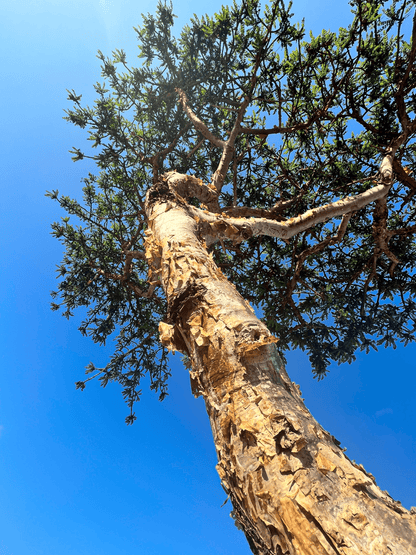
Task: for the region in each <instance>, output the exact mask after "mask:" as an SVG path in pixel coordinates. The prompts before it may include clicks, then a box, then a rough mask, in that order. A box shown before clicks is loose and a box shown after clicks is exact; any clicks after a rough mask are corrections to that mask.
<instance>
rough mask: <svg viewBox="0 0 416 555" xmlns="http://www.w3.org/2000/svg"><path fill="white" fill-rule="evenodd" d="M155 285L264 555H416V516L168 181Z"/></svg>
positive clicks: (168, 334) (152, 247)
mask: <svg viewBox="0 0 416 555" xmlns="http://www.w3.org/2000/svg"><path fill="white" fill-rule="evenodd" d="M147 216H148V222H149V227H148V230H147V232H146V233H147V239H146V256H147V258H148V260H149V264H150V268H151V276H150V279H151V280H152V281H153V282H155V281H159V282H161V284H162V286H163V288H164V290H165V293H166V296H167V300H168V314H167V321H166V322H162V323H161V324H160V337H161V341H162V343H163V344H164V345H166V346H167V347H169V348H172V349H176V350H178V351H181V352H183V353H185V354H186V355H187V356H188V357H189V358H190V361H191V364H192V370H191V385H192V389H193V392H194V394H195V395H202V396H203V398H204V400H205V404H206V409H207V412H208V415H209V418H210V421H211V427H212V432H213V436H214V442H215V446H216V450H217V455H218V465H217V470H218V473H219V475H220V478H221V481H222V485H223V487H224V489H225V490H226V492H227V493H228V494H229V497H230V499H231V501H232V504H233V508H234V510H233V515H234V518H235V520H236V522H237V524H238V525H239V526H241V528H242V529H243V531H244V533H245V535H246V537H247V540H248V542H249V544H250V548H251V549H252V551H253V553H255V554H258V555H266V554H267V555H269V554H270V555H271V554H274V555H359V554H360V555H391V554H394V555H411V554H415V553H416V515H415V514H413V512H409V511H408V510H406V509H405V508H403V507H402V506H401V504H400V503H399V502H396V501H394V500H393V499H392V498H391V497H390V496H389V495H388V494H387V493H386V492H383V491H381V490H380V488H379V487H378V486H377V485H376V482H375V480H374V477H373V476H372V475H371V474H369V473H368V472H366V471H365V470H364V468H363V467H362V466H361V465H356V464H355V463H353V462H352V461H350V460H349V459H348V457H347V456H346V455H345V454H344V452H343V451H342V450H341V448H340V447H339V444H338V442H337V441H336V440H335V438H333V436H331V435H330V434H329V433H328V432H327V431H325V430H324V429H323V428H322V427H321V426H320V425H319V424H318V422H317V421H316V420H315V419H314V418H313V417H312V415H311V414H310V413H309V411H308V410H307V408H306V407H305V405H304V403H303V400H302V399H301V396H300V391H299V388H298V387H297V386H296V385H295V384H294V383H292V382H291V381H290V379H289V377H288V375H287V374H286V371H285V369H284V367H283V364H282V362H281V360H280V358H279V356H278V353H277V350H276V347H275V345H274V343H275V342H276V341H278V340H277V339H276V338H274V337H273V336H272V335H271V334H270V332H269V331H268V329H267V327H266V326H265V325H264V324H263V323H262V322H261V321H260V320H259V319H258V318H257V317H256V316H255V314H254V311H253V310H252V308H251V307H250V305H249V304H248V303H247V302H246V301H245V300H244V299H243V298H242V297H241V295H240V294H239V293H238V292H237V290H236V288H235V287H234V285H233V284H231V283H230V282H229V281H228V280H227V279H226V278H225V276H224V275H223V274H222V272H221V271H220V269H219V268H218V267H217V266H216V265H215V264H214V262H213V260H212V257H211V256H210V254H209V253H208V252H207V249H206V245H205V241H204V237H202V236H200V230H201V228H200V226H199V224H198V221H197V220H196V219H195V217H194V216H193V215H192V212H191V211H190V210H188V209H187V204H186V202H184V201H183V199H182V198H181V197H180V196H179V195H178V194H177V193H176V192H175V189H174V188H173V187H170V186H169V180H168V179H165V178H162V179H161V181H160V182H159V183H158V184H156V185H154V186H153V187H152V189H151V190H150V191H149V193H148V198H147Z"/></svg>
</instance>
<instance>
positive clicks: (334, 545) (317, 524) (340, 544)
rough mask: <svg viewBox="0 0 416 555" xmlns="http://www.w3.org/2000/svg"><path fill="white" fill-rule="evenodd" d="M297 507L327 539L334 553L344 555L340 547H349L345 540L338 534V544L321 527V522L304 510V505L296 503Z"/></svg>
mask: <svg viewBox="0 0 416 555" xmlns="http://www.w3.org/2000/svg"><path fill="white" fill-rule="evenodd" d="M296 506H297V507H298V509H299V510H300V512H301V513H302V514H303V515H304V516H305V518H306V519H307V520H308V521H309V522H310V524H312V526H314V527H315V528H317V529H318V530H319V531H320V532H321V533H322V535H323V536H324V537H325V539H326V541H327V542H328V543H329V545H330V546H331V547H332V549H333V550H334V553H336V554H337V555H342V554H341V552H340V551H339V549H338V547H344V546H345V547H347V544H345V543H344V540H343V539H342V538H341V536H340V534H338V540H337V543H335V542H334V540H333V538H332V537H331V536H330V535H329V534H328V532H327V531H326V530H325V529H324V528H323V526H322V525H321V523H320V522H319V520H317V519H316V518H315V517H314V516H313V515H312V514H311V513H310V512H308V511H307V510H306V509H304V508H303V507H302V505H299V503H296Z"/></svg>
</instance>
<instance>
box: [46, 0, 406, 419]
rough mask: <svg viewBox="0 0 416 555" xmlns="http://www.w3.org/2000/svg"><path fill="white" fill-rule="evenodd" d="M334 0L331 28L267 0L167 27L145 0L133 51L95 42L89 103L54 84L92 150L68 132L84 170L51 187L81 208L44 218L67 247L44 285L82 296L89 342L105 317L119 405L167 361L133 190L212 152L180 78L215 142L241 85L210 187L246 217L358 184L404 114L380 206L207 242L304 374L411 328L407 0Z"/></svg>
mask: <svg viewBox="0 0 416 555" xmlns="http://www.w3.org/2000/svg"><path fill="white" fill-rule="evenodd" d="M350 4H351V6H352V13H353V18H352V23H351V25H350V26H349V27H348V28H341V29H340V30H339V31H338V32H337V33H334V32H330V31H322V33H321V34H320V35H318V36H314V35H312V33H310V34H309V36H307V34H306V32H305V29H304V26H303V25H302V24H294V23H293V22H292V17H293V16H292V14H291V13H290V10H291V6H290V5H289V6H288V7H287V6H285V5H284V3H283V0H273V1H271V2H269V3H268V4H266V5H265V6H263V7H261V6H260V4H259V2H258V1H257V0H245V1H243V2H242V3H241V4H239V5H237V4H236V3H234V4H233V5H232V6H231V7H229V8H223V9H222V11H221V12H220V13H219V14H216V15H214V16H213V17H209V16H205V17H203V18H200V19H199V18H197V17H196V16H195V17H194V19H193V20H191V22H190V24H189V25H188V26H186V27H185V28H184V29H183V30H182V32H181V34H180V35H179V37H175V36H174V35H173V33H172V27H173V22H174V16H173V11H172V7H171V6H170V5H167V4H159V5H158V8H157V12H156V14H155V15H148V16H145V17H143V24H142V26H141V27H140V28H138V29H136V32H137V37H138V43H139V49H140V55H139V59H140V61H141V64H140V66H139V67H138V68H130V67H129V66H128V64H127V61H126V55H125V53H124V52H123V51H116V52H114V53H113V55H112V57H111V58H107V57H105V56H104V55H103V54H102V53H99V58H100V59H101V62H102V75H103V78H104V80H105V81H104V83H101V84H96V86H95V90H96V93H97V100H96V103H95V105H94V106H93V107H84V106H82V103H81V96H77V94H76V93H75V92H74V91H72V92H70V94H69V99H70V100H71V101H72V103H73V107H72V109H70V110H68V111H67V119H68V121H70V122H72V123H74V124H75V125H77V126H80V127H81V128H87V129H88V132H89V139H90V140H91V141H92V143H93V144H92V146H93V148H95V149H96V150H95V151H94V150H91V151H90V152H89V153H86V152H81V151H80V150H79V149H74V151H73V153H74V159H75V160H79V159H82V158H84V157H86V156H88V157H91V158H93V159H94V160H95V161H96V164H97V167H98V169H99V173H98V175H96V176H93V175H90V176H89V177H88V178H86V179H85V187H84V201H83V202H82V203H80V202H77V201H75V200H71V199H69V198H67V197H59V195H58V194H57V192H53V193H51V194H50V195H51V196H52V197H53V198H56V199H58V200H59V203H60V204H61V206H62V207H63V208H65V210H66V211H67V212H68V214H71V215H74V216H76V218H77V221H78V222H79V223H80V225H77V226H73V225H72V224H71V223H70V221H69V218H68V217H65V218H63V221H62V222H60V223H56V224H54V234H55V235H56V236H57V237H59V238H60V239H61V240H62V242H63V243H64V245H65V248H66V252H65V257H64V260H63V263H62V265H61V266H60V268H59V275H60V276H61V277H62V279H61V281H60V284H59V294H60V297H61V300H62V304H63V305H65V306H66V312H65V313H64V314H65V315H67V316H69V315H71V314H72V311H73V309H74V308H76V307H79V306H86V307H89V309H88V310H89V311H88V315H87V318H86V320H85V322H84V323H83V324H82V326H81V331H82V332H83V333H86V334H88V335H90V336H91V337H92V339H93V340H94V341H97V342H99V343H103V342H105V340H106V339H107V338H108V337H109V335H111V334H112V333H119V336H118V343H117V349H116V352H115V354H114V357H113V359H112V360H111V362H110V363H109V365H108V367H106V368H105V369H101V370H100V372H101V379H102V380H103V383H104V384H105V383H106V382H107V381H108V380H116V381H119V382H121V383H122V384H123V385H124V387H125V395H126V397H127V398H128V400H129V402H130V405H131V406H132V403H133V402H134V401H135V400H136V399H137V398H138V392H139V382H140V378H141V377H142V376H143V375H144V374H145V373H149V375H150V378H151V381H152V384H153V387H154V388H155V389H158V390H159V391H160V393H161V396H162V397H163V395H164V394H165V393H166V377H167V376H168V374H169V372H168V368H167V360H166V353H165V352H164V351H163V350H162V349H161V347H160V345H159V344H158V333H157V324H158V321H159V320H160V319H161V318H163V316H164V313H165V310H166V307H165V302H164V299H163V297H162V292H161V290H160V288H157V287H156V288H155V286H154V285H152V284H150V285H149V283H147V281H146V280H147V266H146V261H145V258H144V231H145V229H146V220H145V214H144V210H143V202H144V196H145V193H146V190H147V188H148V187H149V185H150V184H151V183H152V180H153V181H154V180H155V179H157V176H158V175H159V174H160V173H163V172H164V171H171V170H177V171H179V172H182V173H193V174H195V175H196V176H197V177H199V178H201V179H203V180H204V181H207V182H209V181H210V180H211V175H212V173H213V172H214V171H215V170H216V169H217V167H218V163H219V160H220V158H221V154H222V152H221V149H220V148H218V146H216V145H215V144H213V143H212V142H210V141H209V140H207V139H206V137H204V136H203V135H202V134H201V131H200V130H198V128H196V127H195V126H194V125H193V124H192V122H191V121H190V120H189V118H188V117H187V115H186V113H185V112H184V110H183V106H182V105H181V103H180V102H179V101H178V91H179V90H180V91H183V92H184V93H185V94H186V97H187V102H188V105H189V107H190V108H191V109H192V111H193V112H194V114H195V115H196V116H197V118H199V120H200V121H202V122H204V123H205V125H206V126H207V127H208V128H209V130H210V131H211V132H212V133H213V134H214V135H215V136H216V137H218V138H219V139H221V140H223V141H225V140H227V137H228V136H229V133H230V131H231V129H232V127H233V125H234V121H235V118H236V114H237V112H238V110H239V109H240V106H241V104H242V102H243V100H244V99H247V98H248V99H249V101H250V102H249V108H248V110H247V111H246V113H245V115H244V118H243V120H242V123H241V130H240V133H239V135H238V137H237V140H236V143H235V152H234V157H233V161H232V163H231V164H230V167H229V171H228V173H227V176H226V180H225V183H224V187H223V190H222V193H221V195H220V197H219V205H220V207H221V210H222V211H224V212H225V213H227V212H228V213H229V214H236V213H238V210H239V209H240V210H241V208H242V207H245V208H246V209H247V212H246V213H247V215H249V216H250V215H262V216H265V217H268V218H272V219H277V220H279V219H280V220H285V219H287V218H291V217H293V216H297V215H298V214H302V213H303V212H305V211H306V210H309V209H311V208H314V207H318V206H321V205H323V204H327V203H330V202H333V201H334V200H337V199H339V198H342V197H345V196H347V195H353V194H357V193H360V192H363V191H365V190H367V189H369V188H370V187H372V186H373V185H374V184H375V183H376V182H377V176H378V172H379V165H380V161H381V159H382V156H383V155H384V153H385V152H386V149H387V148H388V147H389V146H390V145H391V144H392V142H394V141H395V140H397V139H398V138H399V137H400V136H401V134H402V133H403V132H404V129H408V130H409V129H410V130H411V131H409V132H408V135H407V138H406V141H405V142H404V144H403V146H401V147H400V149H399V151H398V152H397V155H396V161H395V165H394V169H395V172H396V173H395V179H394V182H393V185H392V187H391V190H390V193H389V195H388V199H387V204H386V206H385V207H384V209H383V210H382V209H380V207H379V206H378V207H376V208H375V207H374V205H369V206H367V207H366V208H364V209H362V210H360V211H359V212H357V213H355V214H353V216H352V217H351V219H350V222H349V225H348V228H347V232H346V234H345V236H344V237H343V238H342V240H340V241H339V242H337V241H330V238H331V237H336V234H337V226H338V225H339V220H338V221H333V222H329V223H326V224H319V225H317V226H315V227H314V228H312V229H310V230H308V231H305V232H303V233H301V234H299V235H298V236H296V237H294V238H293V239H291V240H290V241H287V242H283V241H280V240H277V239H274V238H268V237H256V238H252V239H250V240H249V241H247V242H245V243H242V244H240V245H235V244H232V243H227V242H225V243H224V242H222V243H221V244H219V243H217V244H214V245H213V246H212V247H211V248H212V250H213V253H214V255H215V258H216V260H217V262H218V264H219V265H220V266H221V268H222V270H223V271H224V273H225V274H226V275H227V276H228V277H229V278H230V279H231V280H232V281H233V282H234V283H235V284H236V286H237V287H238V289H239V290H240V291H241V293H242V294H243V296H245V297H246V298H248V299H249V300H250V301H251V302H252V303H254V304H255V305H256V306H258V307H259V308H261V310H262V312H263V315H264V320H265V322H267V325H268V326H269V328H270V330H271V331H272V332H273V333H275V334H276V335H277V336H278V337H279V338H280V343H279V345H280V346H281V349H282V351H284V350H285V349H288V348H292V347H300V348H302V349H304V350H306V351H307V352H308V353H309V356H310V360H311V362H312V366H313V370H314V372H315V373H316V375H317V376H322V375H323V374H324V373H325V371H326V369H327V367H328V364H329V363H330V362H331V361H337V362H340V363H341V362H346V361H351V360H353V358H354V352H355V351H356V349H357V348H361V349H366V350H368V349H369V348H376V346H377V345H379V344H383V345H386V346H388V345H393V346H394V345H395V342H396V341H397V340H399V341H403V342H405V343H407V342H409V341H412V340H414V338H415V331H416V310H415V309H416V304H415V302H414V301H413V298H414V295H415V293H416V280H415V265H416V243H415V238H414V237H415V231H416V204H415V194H416V181H415V179H414V178H413V177H412V176H413V175H415V172H416V163H415V148H416V145H415V142H414V127H416V125H414V121H415V112H416V94H415V86H416V72H415V65H414V62H415V48H416V45H415V42H414V41H415V35H416V33H415V28H414V26H413V42H412V28H411V17H410V16H414V6H413V3H412V2H410V1H408V0H400V1H393V2H390V1H383V0H379V1H372V2H366V1H364V0H351V1H350ZM412 125H413V127H412ZM193 202H195V203H196V204H199V201H198V200H197V199H194V201H193ZM250 211H251V212H250ZM380 230H382V231H380ZM386 241H387V242H386ZM397 260H398V262H397ZM58 306H59V305H55V307H58ZM82 384H83V382H80V385H82ZM130 418H131V419H132V418H134V415H133V413H132V416H131V417H130Z"/></svg>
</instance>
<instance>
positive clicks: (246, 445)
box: [240, 430, 257, 451]
mask: <svg viewBox="0 0 416 555" xmlns="http://www.w3.org/2000/svg"><path fill="white" fill-rule="evenodd" d="M240 438H241V441H242V443H243V451H244V449H250V447H257V440H256V438H255V436H254V435H253V434H252V433H251V432H248V431H247V430H241V432H240Z"/></svg>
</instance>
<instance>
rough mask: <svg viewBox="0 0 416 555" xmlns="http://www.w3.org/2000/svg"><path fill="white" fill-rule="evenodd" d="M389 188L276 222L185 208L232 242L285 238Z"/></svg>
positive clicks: (375, 197) (378, 188)
mask: <svg viewBox="0 0 416 555" xmlns="http://www.w3.org/2000/svg"><path fill="white" fill-rule="evenodd" d="M389 189H390V184H388V185H384V184H380V185H377V186H375V187H372V188H371V189H369V190H368V191H365V192H364V193H360V194H358V195H356V196H353V197H346V198H344V199H341V200H338V201H336V202H332V203H330V204H325V205H324V206H320V207H319V208H313V209H312V210H308V211H307V212H305V213H304V214H301V215H299V216H297V217H295V218H290V219H289V220H286V221H284V222H277V221H275V220H270V219H266V218H228V217H227V216H223V217H221V216H218V215H216V214H211V213H210V212H205V211H203V210H199V209H198V208H195V207H193V206H189V210H190V211H191V212H192V213H193V214H194V216H196V217H197V218H198V219H199V220H202V221H203V222H206V223H208V224H209V226H210V228H211V230H212V233H211V234H212V235H216V234H217V236H221V237H225V238H228V239H232V240H233V241H235V242H241V241H243V240H245V239H247V238H248V237H251V236H253V235H268V236H269V237H278V238H280V239H289V238H290V237H293V236H295V235H297V234H298V233H301V232H302V231H305V230H307V229H309V228H311V227H313V226H315V225H316V224H319V223H322V222H326V221H327V220H329V219H330V218H335V217H337V216H342V215H343V214H347V213H348V212H356V211H357V210H360V209H361V208H364V207H365V206H367V204H369V203H370V202H374V201H375V200H378V199H381V198H383V197H385V196H386V195H387V193H388V191H389Z"/></svg>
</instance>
